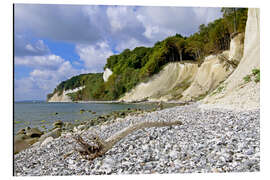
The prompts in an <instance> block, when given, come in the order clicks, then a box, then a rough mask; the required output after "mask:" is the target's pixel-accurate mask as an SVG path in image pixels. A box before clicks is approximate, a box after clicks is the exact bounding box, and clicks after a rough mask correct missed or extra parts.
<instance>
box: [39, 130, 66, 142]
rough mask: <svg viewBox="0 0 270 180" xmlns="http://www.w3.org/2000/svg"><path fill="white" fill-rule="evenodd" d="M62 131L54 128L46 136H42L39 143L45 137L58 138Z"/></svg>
mask: <svg viewBox="0 0 270 180" xmlns="http://www.w3.org/2000/svg"><path fill="white" fill-rule="evenodd" d="M61 133H62V130H61V128H56V129H54V130H53V131H51V132H48V133H46V134H43V135H42V136H41V137H40V138H39V141H40V142H43V141H44V140H45V139H46V138H47V137H52V138H58V137H59V136H61Z"/></svg>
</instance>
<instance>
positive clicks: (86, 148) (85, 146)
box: [66, 121, 182, 160]
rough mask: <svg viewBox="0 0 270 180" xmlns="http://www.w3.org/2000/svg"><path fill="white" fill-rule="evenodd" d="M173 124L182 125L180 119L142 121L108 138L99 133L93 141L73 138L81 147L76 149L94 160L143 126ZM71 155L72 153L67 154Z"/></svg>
mask: <svg viewBox="0 0 270 180" xmlns="http://www.w3.org/2000/svg"><path fill="white" fill-rule="evenodd" d="M173 125H182V122H180V121H173V122H142V123H138V124H133V125H131V126H129V127H127V128H124V129H123V130H121V131H119V132H117V133H116V134H114V135H113V136H111V137H110V138H108V139H107V140H105V141H104V140H102V139H101V138H100V137H99V136H98V135H93V138H92V139H91V141H92V142H91V143H90V144H89V143H87V142H86V141H85V140H83V138H82V137H81V136H80V135H75V136H74V137H73V139H74V140H75V141H76V142H77V144H78V145H79V146H80V148H79V149H75V151H77V152H79V154H80V155H81V156H82V157H83V158H85V159H87V160H93V159H95V158H96V157H100V156H103V155H104V154H105V153H106V152H107V151H109V150H110V149H111V148H112V147H113V146H114V145H115V144H116V143H117V142H119V141H120V140H121V139H123V138H124V137H126V136H127V135H128V134H130V133H132V132H134V131H136V130H139V129H143V128H150V127H164V126H173ZM67 155H70V154H67ZM67 155H66V156H67Z"/></svg>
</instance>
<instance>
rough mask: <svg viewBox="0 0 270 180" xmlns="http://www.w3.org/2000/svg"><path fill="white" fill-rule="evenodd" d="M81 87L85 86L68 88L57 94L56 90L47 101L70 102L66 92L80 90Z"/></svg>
mask: <svg viewBox="0 0 270 180" xmlns="http://www.w3.org/2000/svg"><path fill="white" fill-rule="evenodd" d="M83 88H85V86H81V87H77V88H75V89H68V90H66V91H63V93H62V94H60V95H58V92H56V93H54V94H53V96H52V97H51V98H50V99H48V102H72V100H71V98H70V97H69V96H68V94H69V93H74V92H77V91H79V90H82V89H83Z"/></svg>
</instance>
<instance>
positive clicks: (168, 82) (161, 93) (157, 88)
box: [120, 63, 198, 101]
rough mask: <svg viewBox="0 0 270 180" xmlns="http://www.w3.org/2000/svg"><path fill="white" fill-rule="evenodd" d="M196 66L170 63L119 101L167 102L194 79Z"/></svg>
mask: <svg viewBox="0 0 270 180" xmlns="http://www.w3.org/2000/svg"><path fill="white" fill-rule="evenodd" d="M197 71H198V65H197V64H192V63H184V64H180V63H170V64H168V65H167V66H166V67H165V68H164V69H163V70H162V71H161V72H160V73H158V74H156V75H154V76H153V77H152V78H151V79H150V80H149V81H148V82H146V83H141V84H139V85H138V86H136V87H135V88H134V89H133V90H132V91H131V92H129V93H127V94H125V96H124V97H123V98H121V99H120V100H124V101H136V100H143V99H146V98H148V100H150V101H151V100H167V99H170V98H172V97H170V96H174V93H176V94H175V95H177V91H178V92H179V93H178V94H181V92H183V91H184V90H185V88H186V86H188V85H189V84H190V83H191V82H192V81H193V80H194V78H195V75H196V72H197Z"/></svg>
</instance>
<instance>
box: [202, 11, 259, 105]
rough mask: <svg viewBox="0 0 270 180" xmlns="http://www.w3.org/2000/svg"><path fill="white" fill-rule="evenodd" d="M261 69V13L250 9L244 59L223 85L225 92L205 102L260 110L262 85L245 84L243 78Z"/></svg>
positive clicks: (251, 82) (208, 98)
mask: <svg viewBox="0 0 270 180" xmlns="http://www.w3.org/2000/svg"><path fill="white" fill-rule="evenodd" d="M259 67H260V11H259V9H255V8H250V9H249V10H248V19H247V23H246V31H245V40H244V55H243V58H242V59H241V61H240V64H239V65H238V67H237V68H236V69H235V71H234V72H233V73H232V74H231V75H230V77H229V78H228V79H226V81H225V82H224V83H223V84H222V86H223V87H224V88H223V91H222V92H220V93H217V94H215V95H212V96H211V95H209V96H208V97H206V98H205V99H204V100H203V102H204V103H208V104H210V105H213V106H216V107H221V108H229V109H231V108H232V109H235V108H239V109H252V108H258V107H259V105H260V103H259V102H260V83H259V82H258V83H255V82H254V81H250V82H249V83H245V82H244V80H243V78H244V77H245V76H246V75H248V74H251V72H252V69H259ZM204 106H205V105H204ZM205 107H206V106H205Z"/></svg>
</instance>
